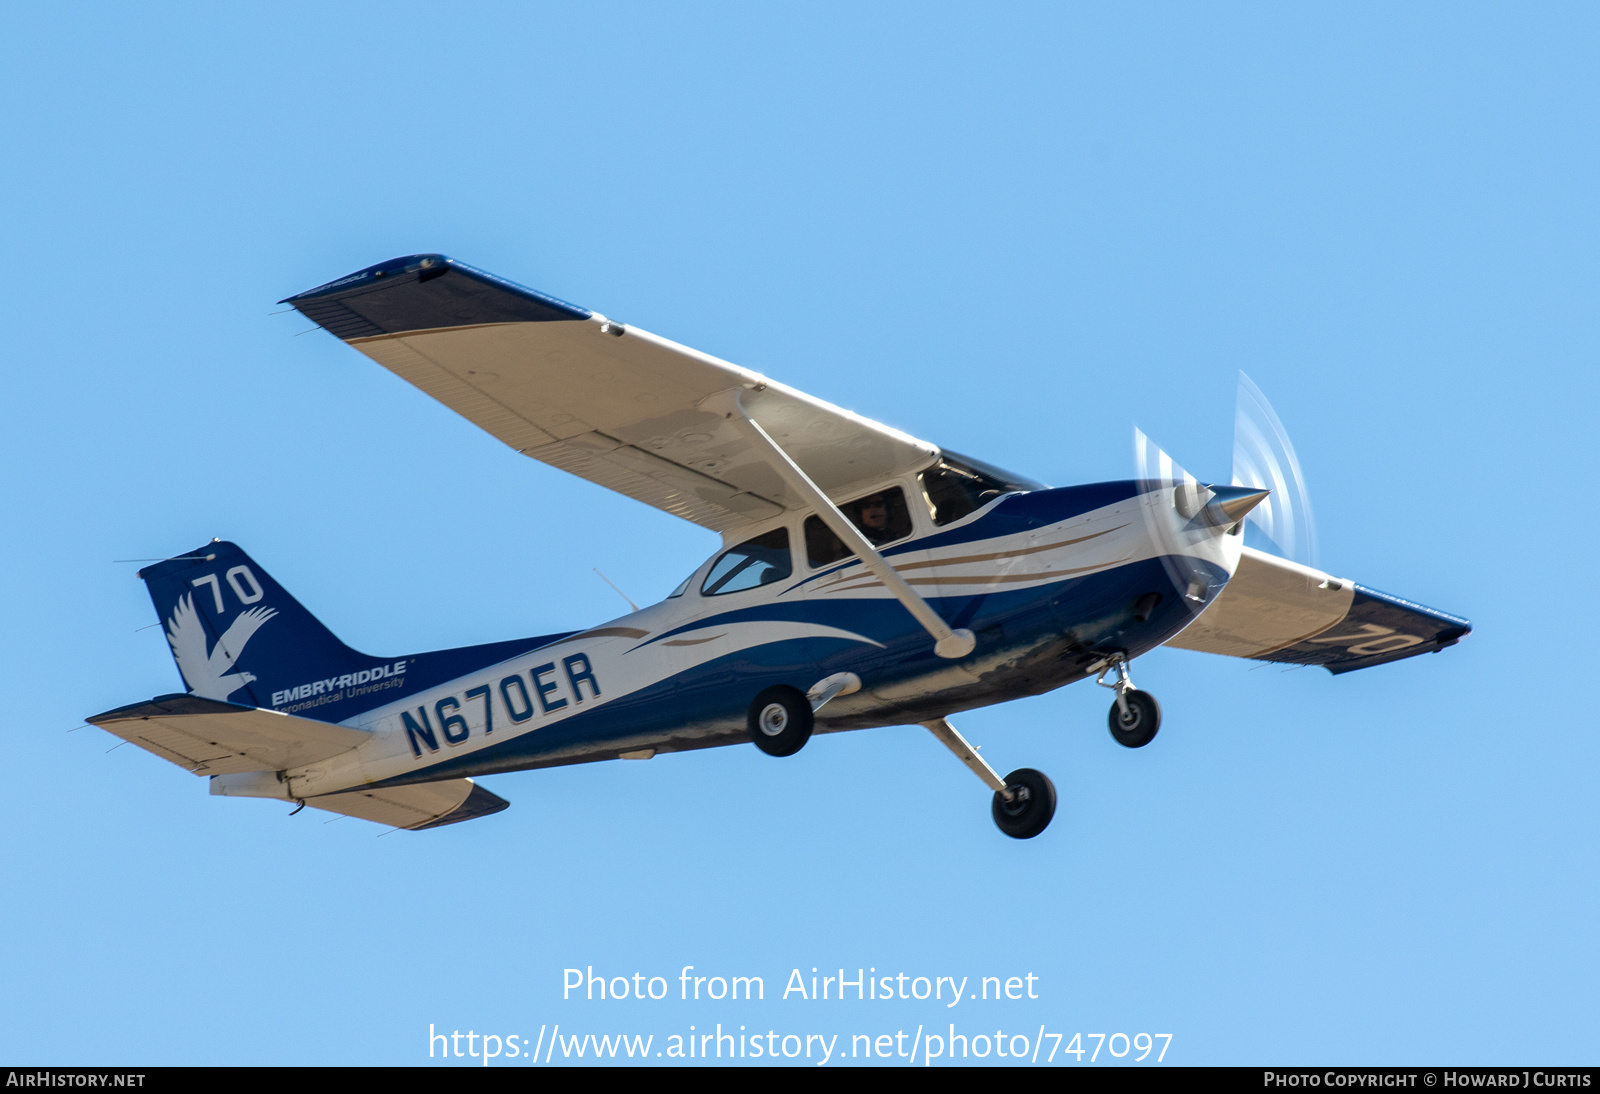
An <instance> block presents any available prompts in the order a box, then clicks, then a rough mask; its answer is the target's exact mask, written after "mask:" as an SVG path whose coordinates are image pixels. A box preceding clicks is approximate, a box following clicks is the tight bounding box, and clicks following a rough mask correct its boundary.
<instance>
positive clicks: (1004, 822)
mask: <svg viewBox="0 0 1600 1094" xmlns="http://www.w3.org/2000/svg"><path fill="white" fill-rule="evenodd" d="M1006 787H1007V788H1008V789H1010V788H1015V789H1019V790H1025V791H1027V795H1026V797H1024V798H1022V799H1021V800H1017V801H1009V802H1008V801H1006V799H1005V798H1004V797H1002V796H1001V795H1000V793H999V792H998V791H997V792H996V793H995V796H994V805H993V807H992V808H991V812H992V813H993V814H994V823H995V825H996V827H998V828H999V829H1000V831H1002V832H1004V833H1005V834H1006V835H1008V836H1010V837H1011V838H1012V839H1032V838H1033V837H1034V836H1037V835H1038V834H1039V833H1040V832H1043V831H1044V830H1045V829H1046V828H1048V827H1049V826H1050V819H1051V818H1052V817H1054V816H1055V815H1056V784H1055V783H1053V782H1051V781H1050V776H1048V775H1046V774H1045V773H1044V772H1043V771H1035V770H1034V769H1033V768H1031V767H1019V768H1018V769H1017V770H1015V771H1013V772H1012V773H1011V774H1009V775H1007V776H1006Z"/></svg>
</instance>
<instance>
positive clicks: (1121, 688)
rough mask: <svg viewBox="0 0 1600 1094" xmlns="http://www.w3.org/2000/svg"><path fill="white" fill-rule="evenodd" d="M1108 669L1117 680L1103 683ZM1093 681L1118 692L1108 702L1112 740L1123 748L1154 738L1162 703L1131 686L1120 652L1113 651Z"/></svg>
mask: <svg viewBox="0 0 1600 1094" xmlns="http://www.w3.org/2000/svg"><path fill="white" fill-rule="evenodd" d="M1110 672H1115V673H1116V674H1117V680H1116V683H1113V684H1108V683H1106V674H1107V673H1110ZM1095 683H1097V684H1099V685H1100V686H1101V687H1103V688H1112V689H1113V690H1115V691H1116V693H1117V701H1116V702H1115V703H1112V704H1111V713H1110V715H1109V716H1108V717H1107V721H1108V722H1109V723H1110V726H1111V739H1112V740H1113V741H1116V742H1117V744H1119V745H1121V746H1122V747H1123V748H1143V747H1144V746H1145V745H1147V744H1149V743H1150V742H1151V741H1153V740H1155V737H1156V732H1157V731H1158V730H1159V729H1160V728H1161V704H1160V703H1158V702H1156V697H1155V696H1154V695H1151V694H1150V693H1149V692H1148V691H1140V690H1139V689H1138V688H1136V687H1134V686H1133V678H1132V677H1130V676H1129V675H1128V659H1127V658H1126V657H1124V656H1123V655H1122V654H1120V653H1118V654H1113V655H1112V657H1111V660H1110V661H1109V662H1107V664H1106V666H1105V668H1103V669H1101V670H1100V675H1099V676H1098V677H1096V678H1095Z"/></svg>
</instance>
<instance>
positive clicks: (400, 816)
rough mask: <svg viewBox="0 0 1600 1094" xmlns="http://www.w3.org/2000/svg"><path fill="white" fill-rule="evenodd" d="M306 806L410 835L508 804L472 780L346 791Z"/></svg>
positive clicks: (309, 799) (485, 813) (470, 817)
mask: <svg viewBox="0 0 1600 1094" xmlns="http://www.w3.org/2000/svg"><path fill="white" fill-rule="evenodd" d="M306 804H307V805H309V806H311V807H312V808H313V809H326V810H327V811H328V812H330V813H342V814H344V815H345V816H347V817H360V818H361V819H362V820H369V821H376V822H377V823H379V824H388V825H392V826H393V827H395V828H407V829H410V830H411V831H413V832H416V831H420V830H421V829H424V828H441V827H443V826H444V825H447V824H460V823H461V822H462V821H468V820H476V819H477V818H478V817H487V816H488V815H489V814H491V813H498V812H500V810H502V809H506V808H509V807H510V805H511V803H510V802H508V801H506V800H505V799H504V798H502V797H500V796H499V795H498V794H491V793H490V792H489V791H487V790H485V789H484V788H483V787H481V786H478V785H477V784H476V783H474V782H473V781H472V780H471V779H450V780H449V781H447V782H437V783H413V784H412V785H410V786H395V787H389V788H386V789H382V790H347V791H345V792H344V793H342V794H324V795H322V796H321V797H317V798H307V799H306Z"/></svg>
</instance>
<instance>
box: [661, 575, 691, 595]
mask: <svg viewBox="0 0 1600 1094" xmlns="http://www.w3.org/2000/svg"><path fill="white" fill-rule="evenodd" d="M693 580H694V575H693V574H690V575H689V576H688V577H686V578H684V579H683V580H682V581H680V582H678V587H677V588H676V589H673V590H672V591H671V592H670V593H668V594H667V599H668V600H671V599H672V598H673V597H675V596H682V595H683V594H684V593H686V592H688V591H689V582H691V581H693Z"/></svg>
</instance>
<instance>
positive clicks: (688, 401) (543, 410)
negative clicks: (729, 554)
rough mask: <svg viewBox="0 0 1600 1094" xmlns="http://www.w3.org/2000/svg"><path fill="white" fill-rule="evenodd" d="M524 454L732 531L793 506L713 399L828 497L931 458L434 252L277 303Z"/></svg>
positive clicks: (739, 372) (736, 372) (912, 441)
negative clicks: (738, 407)
mask: <svg viewBox="0 0 1600 1094" xmlns="http://www.w3.org/2000/svg"><path fill="white" fill-rule="evenodd" d="M282 303H287V304H290V305H292V306H293V307H295V308H296V309H297V310H298V311H299V312H300V313H301V314H302V315H304V316H306V318H308V319H310V320H311V321H312V322H314V323H316V324H317V325H319V326H321V327H322V328H324V329H325V330H327V331H328V332H330V333H331V334H334V335H335V336H337V337H339V338H341V339H343V340H344V341H345V342H348V343H349V344H350V345H352V346H354V347H355V348H356V349H358V350H360V351H361V352H362V353H365V354H366V355H367V356H368V357H371V358H372V359H373V360H375V361H377V362H378V363H379V364H381V365H383V366H384V367H385V368H387V369H389V370H390V371H392V372H394V373H396V374H397V375H399V376H400V377H402V378H403V379H405V380H407V381H409V382H410V383H412V384H414V385H416V386H417V387H419V388H421V389H422V390H423V391H425V392H427V393H428V394H429V395H432V396H433V397H434V398H435V399H438V400H439V401H440V402H442V403H444V404H445V405H446V406H449V407H450V408H451V409H453V410H455V411H456V412H457V413H459V414H461V415H462V416H463V417H465V418H467V419H468V420H470V421H472V422H474V423H476V424H477V425H479V426H481V427H482V428H484V429H485V430H487V431H488V432H490V433H492V434H493V435H494V436H496V437H498V438H499V439H500V440H502V441H504V442H505V443H506V444H508V445H510V446H511V447H512V448H515V449H516V450H517V451H519V452H521V453H523V454H524V455H526V456H531V457H533V458H534V459H536V460H541V461H543V462H544V463H548V464H550V465H552V466H554V467H559V468H561V469H563V470H565V471H570V472H572V473H573V474H575V475H579V476H581V477H583V478H586V479H589V480H590V481H592V482H596V483H599V484H600V485H602V486H606V487H609V488H611V489H612V490H616V491H618V492H619V493H623V494H627V495H628V496H630V497H633V498H637V499H638V500H640V501H643V502H646V503H648V504H650V505H654V506H655V507H657V508H658V509H664V510H666V511H667V512H669V513H673V514H676V515H677V516H680V517H683V518H685V519H687V520H691V521H694V522H695V523H696V524H700V525H703V526H705V527H707V528H711V529H713V530H715V531H718V532H724V533H729V532H732V531H734V530H737V529H738V528H740V527H741V526H744V525H747V524H751V523H753V522H756V521H760V520H764V519H766V518H768V517H771V516H775V515H776V514H778V513H779V512H781V511H782V510H784V509H792V508H800V507H802V506H803V505H804V502H803V501H802V500H801V499H800V498H798V497H795V496H793V494H792V491H791V490H790V489H789V488H788V487H786V486H785V484H784V482H783V480H782V479H781V478H779V477H778V475H777V474H776V473H775V472H774V471H773V470H772V469H771V467H770V465H769V464H768V462H767V461H765V460H763V459H762V458H761V455H760V453H758V452H756V451H754V450H753V449H752V448H751V447H750V444H749V442H748V441H747V440H746V439H745V438H744V436H743V435H742V434H741V433H739V432H738V431H737V430H735V429H734V428H733V427H732V426H731V425H730V424H729V423H728V422H727V421H726V420H725V416H724V414H723V413H721V412H719V411H717V410H714V409H710V408H709V406H708V405H707V400H710V399H712V397H713V396H716V395H717V394H718V393H721V392H726V391H729V390H732V389H742V391H743V405H744V407H745V410H746V411H747V412H748V413H749V415H750V417H751V418H753V419H754V420H755V421H757V422H758V423H759V424H760V425H761V426H762V427H763V428H764V429H765V430H766V431H767V432H768V433H769V434H770V435H771V436H772V437H773V439H774V440H776V441H777V442H778V443H779V444H781V445H782V446H783V448H784V449H785V450H786V451H787V452H788V453H789V455H790V456H791V457H792V458H793V459H794V460H795V461H796V462H798V463H799V464H801V465H802V466H803V467H804V468H805V470H806V473H807V474H808V475H809V476H810V477H811V478H812V480H813V481H814V482H815V483H816V484H817V486H819V487H820V488H821V489H822V490H823V491H824V492H825V493H827V494H828V495H830V496H832V497H840V498H842V497H845V496H847V495H849V494H850V493H852V492H853V491H858V490H861V489H865V488H866V487H868V486H871V485H873V484H874V483H876V482H880V481H882V480H884V479H886V478H890V477H893V476H896V475H900V474H904V473H907V472H911V471H916V470H920V469H922V468H923V467H926V466H928V465H929V464H931V463H932V462H933V461H934V459H935V458H936V457H937V455H938V449H937V448H936V447H935V446H934V445H931V444H928V443H927V442H925V441H920V440H917V439H916V438H914V437H910V436H908V435H906V434H904V433H901V432H900V431H898V430H895V429H891V428H889V427H888V426H885V425H881V424H879V423H877V422H873V421H870V420H868V419H866V418H863V417H861V416H859V415H857V414H853V413H851V412H850V411H848V410H843V409H840V408H839V407H836V406H833V405H832V404H830V403H825V402H823V401H822V400H820V399H814V398H812V397H811V396H809V395H805V394H803V393H801V392H799V391H796V390H794V389H793V388H789V387H786V386H784V385H783V384H780V383H777V382H775V381H772V380H768V379H766V378H765V377H763V376H761V375H759V374H757V373H754V372H751V371H749V370H747V369H743V368H740V367H739V366H737V365H733V364H729V363H728V362H727V361H722V360H719V359H718V358H716V357H712V356H710V355H708V354H704V353H700V352H699V351H697V350H693V349H690V348H688V347H687V346H681V345H678V344H677V343H676V342H670V341H668V340H667V339H665V338H661V337H659V336H657V335H654V334H651V333H649V332H647V331H644V330H640V329H639V328H638V327H632V326H625V325H624V324H622V323H618V322H615V321H613V320H610V319H607V318H606V317H605V316H603V315H600V314H598V313H596V312H591V311H589V310H587V309H585V308H579V307H576V306H574V305H572V304H567V303H564V302H563V301H560V300H557V299H555V298H553V297H549V296H545V295H543V294H541V293H537V292H534V291H532V290H530V289H525V288H523V287H522V286H520V285H515V284H513V283H511V282H509V281H505V280H502V279H501V278H498V277H495V276H494V275H492V274H488V273H485V272H484V271H482V270H477V269H474V268H473V267H471V266H468V265H466V264H464V263H461V262H457V261H455V260H454V259H451V258H446V257H445V256H443V255H411V256H408V257H405V258H397V259H393V260H391V261H389V262H384V263H381V264H379V265H377V266H369V267H368V268H367V269H364V270H361V271H359V272H357V273H354V274H351V275H350V276H348V277H344V278H340V279H339V280H337V281H333V282H329V283H328V284H326V285H322V286H319V287H318V288H315V289H311V290H309V291H307V292H303V293H300V294H298V295H296V296H291V297H289V298H288V299H287V300H285V301H282Z"/></svg>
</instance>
